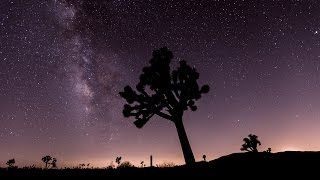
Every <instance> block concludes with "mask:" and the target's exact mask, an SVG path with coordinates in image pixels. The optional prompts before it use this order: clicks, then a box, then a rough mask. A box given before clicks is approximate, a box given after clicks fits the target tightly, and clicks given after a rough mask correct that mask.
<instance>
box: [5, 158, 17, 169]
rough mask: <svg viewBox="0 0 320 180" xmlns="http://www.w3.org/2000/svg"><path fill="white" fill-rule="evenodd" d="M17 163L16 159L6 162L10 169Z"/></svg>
mask: <svg viewBox="0 0 320 180" xmlns="http://www.w3.org/2000/svg"><path fill="white" fill-rule="evenodd" d="M15 163H16V160H15V159H9V160H8V161H7V162H6V165H8V166H9V168H12V167H13V166H14V164H15Z"/></svg>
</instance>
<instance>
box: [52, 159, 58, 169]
mask: <svg viewBox="0 0 320 180" xmlns="http://www.w3.org/2000/svg"><path fill="white" fill-rule="evenodd" d="M55 168H57V159H56V158H53V159H52V162H51V169H55Z"/></svg>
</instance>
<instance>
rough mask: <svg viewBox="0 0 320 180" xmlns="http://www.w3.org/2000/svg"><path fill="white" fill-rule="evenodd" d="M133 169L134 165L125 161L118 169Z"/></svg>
mask: <svg viewBox="0 0 320 180" xmlns="http://www.w3.org/2000/svg"><path fill="white" fill-rule="evenodd" d="M132 167H134V165H133V164H131V163H130V162H129V161H124V162H123V163H121V164H119V166H118V167H117V168H119V169H121V168H132Z"/></svg>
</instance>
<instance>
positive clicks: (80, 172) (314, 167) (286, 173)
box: [0, 152, 320, 179]
mask: <svg viewBox="0 0 320 180" xmlns="http://www.w3.org/2000/svg"><path fill="white" fill-rule="evenodd" d="M5 176H12V177H21V178H18V179H22V178H27V177H32V178H33V179H35V178H39V179H40V178H41V179H43V178H48V177H49V178H50V179H51V178H55V179H56V178H59V177H69V178H72V177H73V178H77V179H79V178H80V179H103V178H104V179H106V178H107V179H110V178H111V179H115V178H118V179H119V178H120V179H122V178H131V179H136V178H138V179H147V178H148V179H163V178H170V179H173V178H176V179H182V178H183V179H190V178H191V179H192V178H196V177H211V178H215V179H226V178H232V179H265V178H268V179H278V178H280V177H281V178H282V177H283V178H285V179H288V178H289V177H293V178H299V179H300V178H302V179H311V178H312V179H319V178H320V152H279V153H265V152H263V153H262V152H261V153H235V154H231V155H228V156H223V157H220V158H218V159H215V160H212V161H210V162H197V163H196V164H195V165H194V166H191V167H186V166H177V167H169V168H156V167H149V168H124V169H53V170H41V169H0V179H3V178H2V177H5ZM6 179H8V178H6Z"/></svg>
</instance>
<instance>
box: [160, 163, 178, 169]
mask: <svg viewBox="0 0 320 180" xmlns="http://www.w3.org/2000/svg"><path fill="white" fill-rule="evenodd" d="M156 166H157V167H159V168H166V167H174V166H176V165H175V164H174V163H173V162H164V163H162V164H157V165H156Z"/></svg>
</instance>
